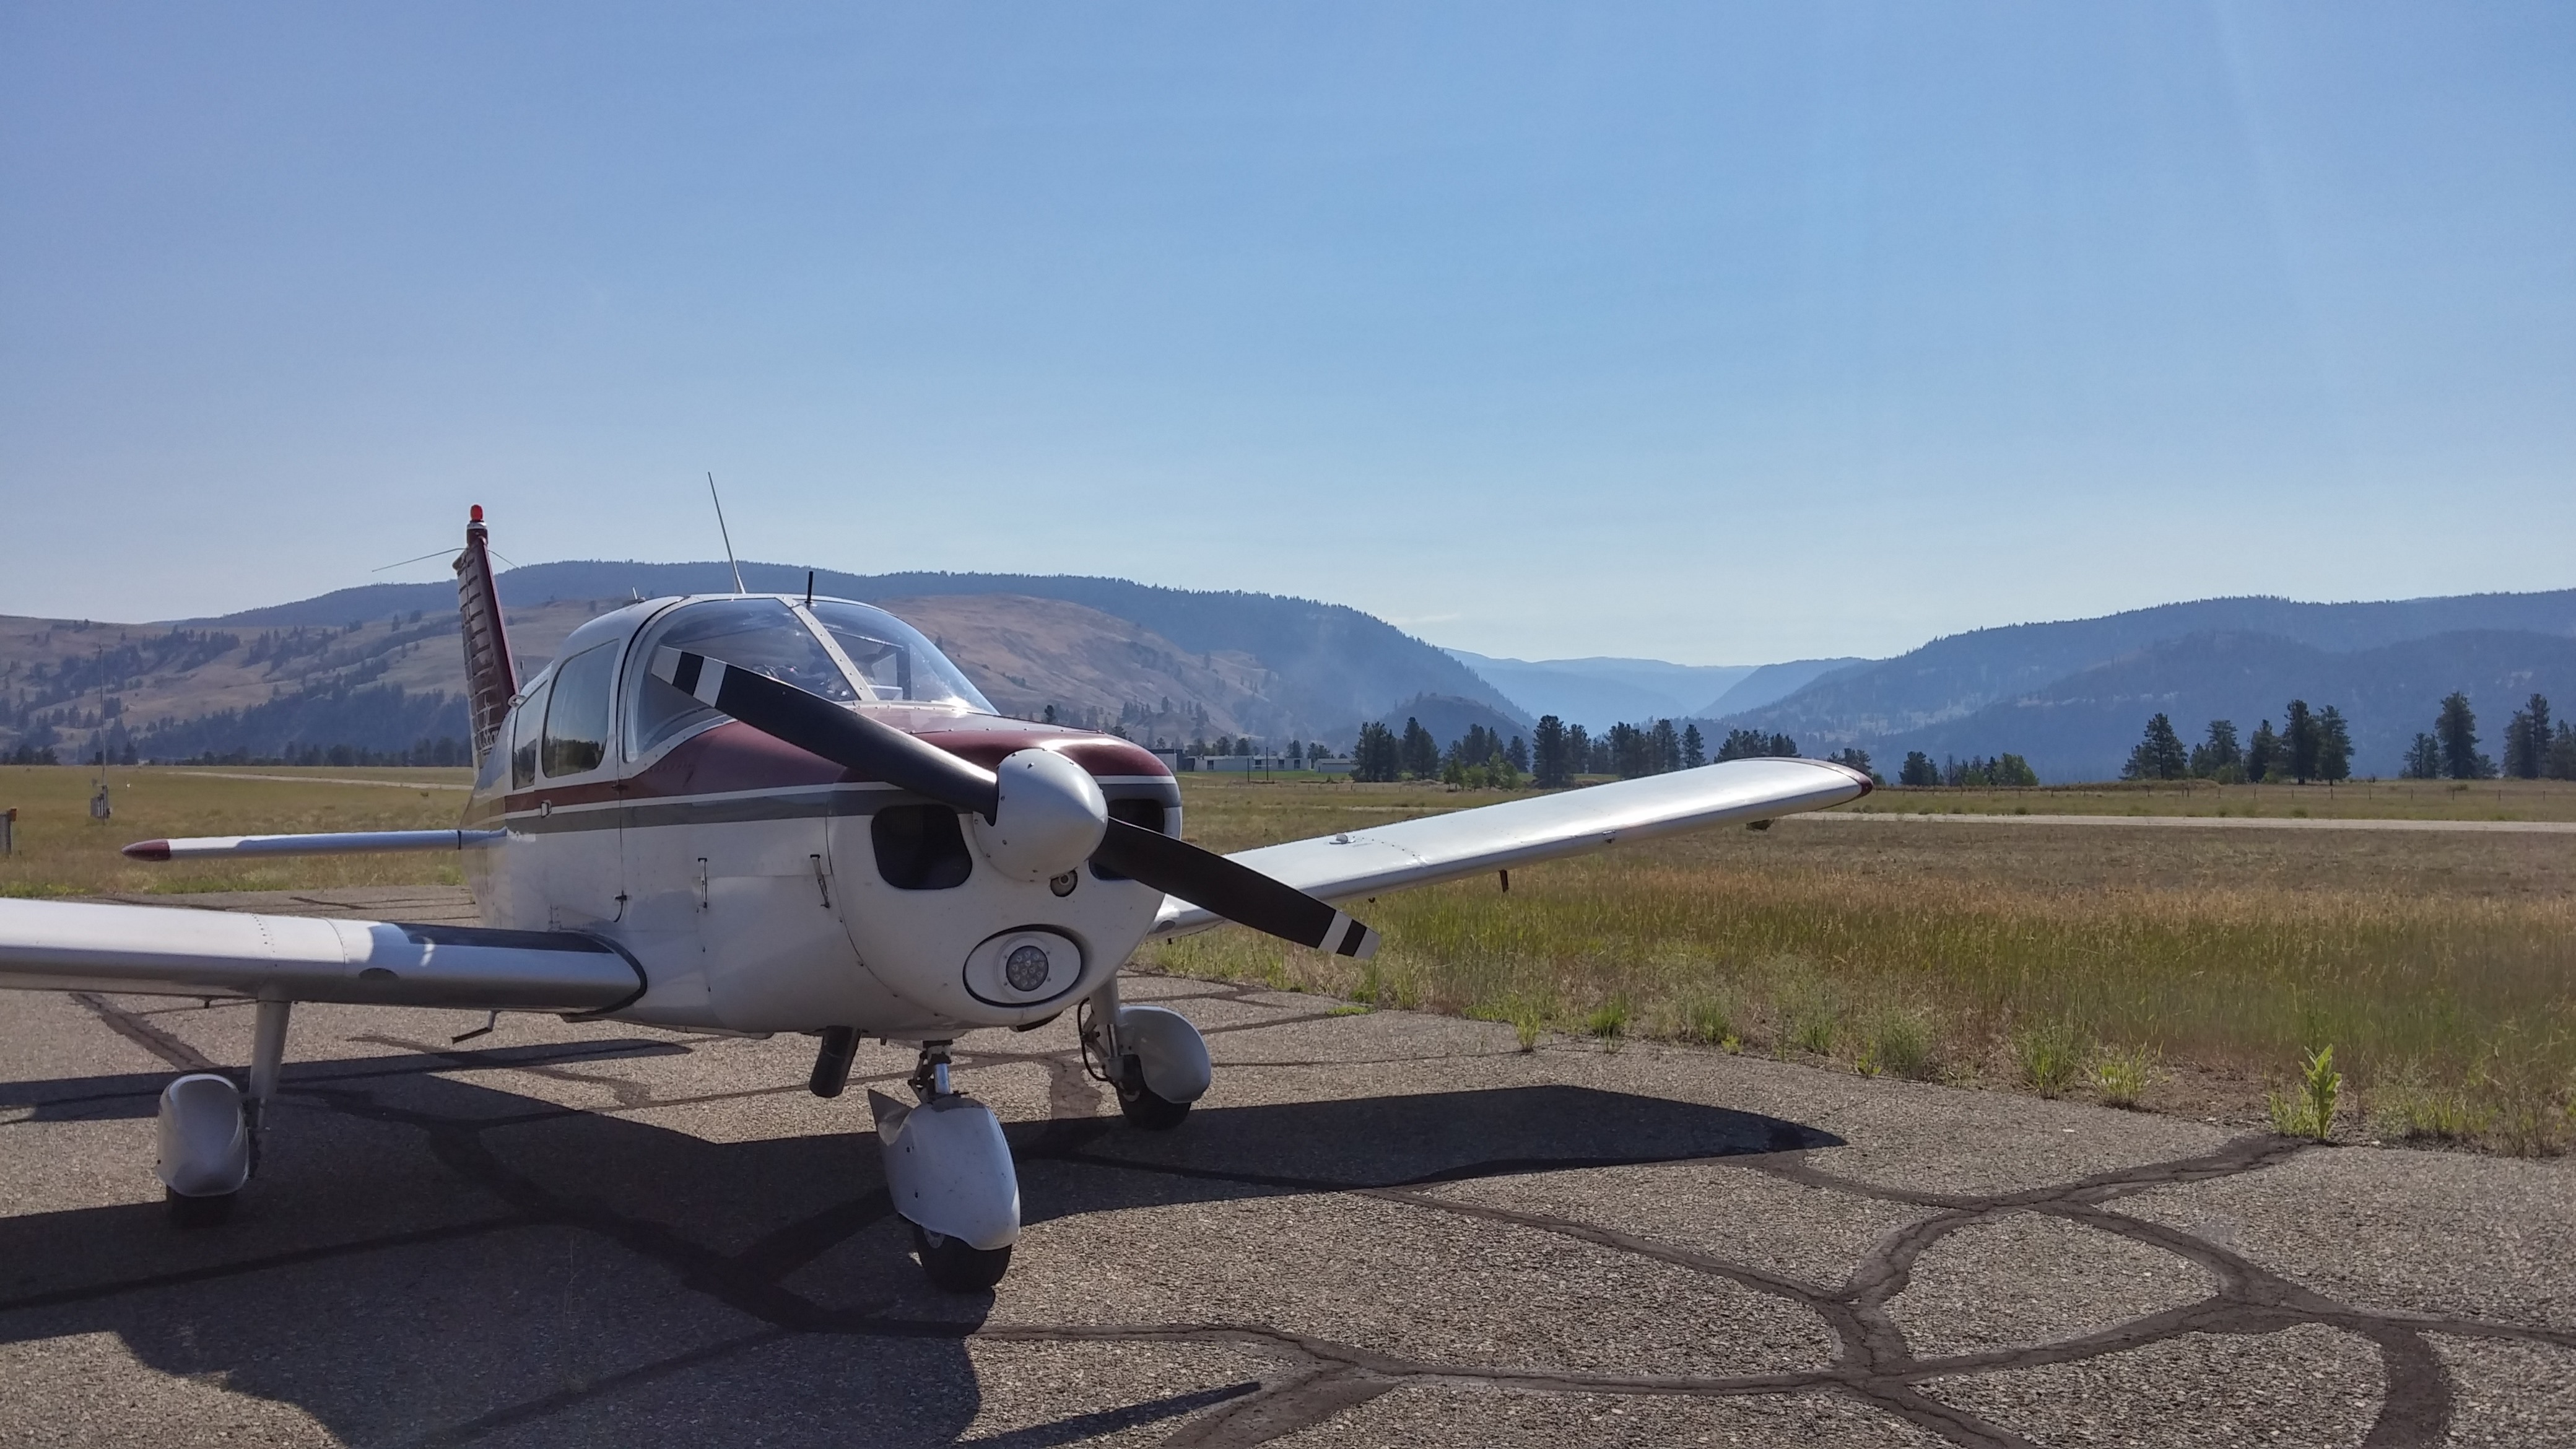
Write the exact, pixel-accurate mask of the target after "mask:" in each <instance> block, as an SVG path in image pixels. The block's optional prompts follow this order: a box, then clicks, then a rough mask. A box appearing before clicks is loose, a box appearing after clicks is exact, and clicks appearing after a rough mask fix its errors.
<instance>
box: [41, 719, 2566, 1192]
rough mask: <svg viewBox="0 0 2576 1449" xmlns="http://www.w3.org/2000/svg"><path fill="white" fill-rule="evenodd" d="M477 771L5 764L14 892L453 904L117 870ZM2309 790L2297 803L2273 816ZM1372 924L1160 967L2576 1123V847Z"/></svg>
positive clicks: (300, 876)
mask: <svg viewBox="0 0 2576 1449" xmlns="http://www.w3.org/2000/svg"><path fill="white" fill-rule="evenodd" d="M246 775H247V776H262V777H266V778H254V779H244V778H238V777H240V776H246ZM465 775H466V772H464V771H461V770H385V769H379V770H369V769H329V768H323V769H309V770H298V769H286V768H275V767H249V768H244V769H240V770H204V769H194V768H146V769H136V770H118V771H116V772H114V775H113V778H114V780H115V782H116V785H115V809H116V814H115V818H114V819H113V820H112V821H111V822H110V823H108V824H107V825H104V826H101V825H98V824H95V823H93V822H92V821H91V820H90V819H89V818H88V814H87V802H88V799H89V794H90V782H91V779H92V773H91V772H90V771H88V770H85V769H77V768H70V767H57V768H50V769H49V768H28V767H0V808H6V807H9V806H12V805H14V806H16V807H18V809H19V813H20V820H19V828H18V850H17V853H16V854H14V855H12V856H10V857H7V858H6V859H0V895H19V896H26V895H84V894H100V893H129V892H184V891H207V890H255V889H289V888H311V887H324V886H341V885H374V884H383V885H398V884H431V883H453V882H455V881H456V880H457V879H458V875H457V869H456V861H455V859H454V858H453V857H452V856H448V855H441V854H425V855H395V856H376V857H367V856H356V857H337V858H327V857H326V858H315V859H308V860H277V861H264V862H244V863H240V864H231V863H191V864H182V865H175V866H146V865H141V864H137V863H135V862H132V861H129V860H126V859H125V858H124V857H123V856H121V855H119V854H118V853H117V849H118V847H119V846H121V845H123V844H125V843H126V842H128V841H131V840H138V839H145V838H150V837H153V836H162V835H216V834H233V833H240V832H246V831H289V830H350V829H404V828H410V829H418V828H434V827H438V826H444V825H451V824H453V823H454V822H455V820H456V818H457V816H458V814H459V812H460V810H461V807H462V805H463V802H464V795H463V793H462V791H461V789H459V788H457V787H460V786H462V785H463V784H464V783H465ZM352 782H361V783H352ZM1183 788H1184V791H1185V796H1186V799H1187V801H1188V817H1187V819H1188V828H1189V834H1190V836H1191V837H1192V838H1193V839H1196V840H1198V841H1200V842H1201V843H1203V844H1206V845H1209V846H1212V847H1215V848H1217V849H1222V850H1239V849H1243V848H1246V847H1249V846H1253V845H1259V844H1265V843H1269V842H1273V841H1279V840H1288V839H1295V838H1298V837H1301V836H1307V835H1315V834H1322V833H1326V832H1330V831H1333V830H1340V829H1350V828H1356V827H1362V826H1365V825H1368V824H1370V823H1376V822H1384V821H1389V820H1395V819H1402V818H1406V817H1409V816H1414V815H1422V814H1430V813H1436V812H1439V811H1445V810H1452V809H1457V808H1461V807H1463V806H1469V805H1476V804H1484V803H1490V802H1492V801H1495V800H1499V799H1504V798H1508V797H1506V796H1502V795H1498V794H1478V793H1473V792H1453V791H1448V790H1444V789H1441V788H1439V787H1438V786H1425V785H1352V784H1344V783H1335V782H1324V781H1313V780H1288V781H1282V782H1277V783H1264V782H1255V781H1242V780H1221V779H1217V778H1214V777H1210V776H1205V775H1193V776H1187V777H1184V781H1183ZM2376 788H2377V790H2378V791H2379V792H2381V793H2380V794H2377V795H2369V796H2364V797H2363V798H2365V799H2376V800H2379V801H2380V802H2381V804H2382V806H2383V807H2384V808H2383V811H2382V813H2384V814H2387V815H2392V816H2402V817H2408V818H2423V817H2426V816H2435V815H2442V814H2446V813H2449V814H2453V815H2454V817H2455V818H2467V819H2487V818H2492V816H2493V810H2494V806H2493V804H2492V797H2490V799H2489V800H2484V801H2482V800H2479V799H2477V798H2476V796H2477V792H2479V791H2489V790H2492V789H2493V788H2494V787H2493V786H2492V785H2491V784H2490V785H2480V786H2477V787H2474V788H2473V789H2472V790H2471V791H2469V792H2454V791H2450V790H2448V789H2447V788H2445V787H2443V786H2440V785H2428V786H2414V785H2409V786H2405V787H2392V786H2388V785H2381V786H2378V787H2376ZM2204 789H2205V787H2204ZM2287 793H2289V792H2288V791H2286V790H2285V789H2284V788H2283V787H2273V786H2267V787H2264V792H2263V794H2264V797H2265V798H2264V802H2263V803H2264V806H2265V811H2266V813H2271V809H2270V807H2271V805H2272V797H2274V796H2275V795H2276V794H2287ZM2312 793H2313V794H2317V795H2322V794H2323V793H2324V792H2323V791H2321V790H2318V791H2313V792H2312ZM2339 793H2343V792H2339ZM2249 794H2250V792H2249ZM1988 797H1994V798H1991V799H1990V798H1988ZM2043 797H2044V798H2047V805H2046V808H2045V809H2043V808H2040V806H2039V804H2038V803H2037V800H2038V798H2043ZM2138 797H2143V798H2144V799H2146V800H2148V801H2153V802H2157V803H2164V802H2167V801H2170V802H2173V803H2176V804H2178V803H2179V802H2180V801H2181V799H2182V798H2183V797H2182V796H2181V794H2180V792H2174V791H2167V792H2162V793H2161V794H2159V793H2156V792H2144V791H2134V792H2133V791H2126V790H2121V789H2118V788H2101V789H2096V790H2092V791H2032V792H2022V791H2007V792H1977V791H1959V792H1954V791H1905V792H1893V791H1891V792H1883V793H1881V794H1878V795H1874V796H1872V797H1870V799H1869V800H1868V801H1865V802H1863V804H1864V805H1875V806H1881V807H1886V806H1891V805H1903V806H1905V807H1907V812H1906V813H1912V812H1913V810H1915V809H1918V808H1923V806H1924V805H1925V804H1927V803H1930V802H1937V805H1938V808H1940V809H1941V810H1942V811H1943V812H1944V813H1947V811H1948V808H1949V807H1950V805H1952V804H1954V803H1955V804H1958V805H1959V806H1960V807H1961V808H1962V809H1964V810H1967V811H1968V812H1969V813H2002V814H2010V813H2012V812H2011V809H2010V808H2009V806H2006V807H2005V808H2002V809H2000V810H1998V809H1997V808H1996V807H1997V804H1998V803H1999V802H2000V801H2004V800H2020V801H2024V802H2026V808H2027V809H2028V811H2029V813H2031V814H2035V815H2036V814H2071V813H2095V812H2097V811H2098V810H2099V809H2102V808H2108V807H2106V806H2102V805H2099V804H2096V805H2095V806H2094V809H2093V810H2092V811H2087V810H2085V809H2083V808H2082V805H2081V804H2080V803H2079V802H2106V801H2107V802H2119V804H2120V808H2121V809H2122V810H2125V808H2126V801H2127V800H2129V799H2132V798H2138ZM2383 797H2384V798H2383ZM2197 803H2203V804H2208V805H2210V806H2211V807H2212V810H2213V812H2214V809H2215V807H2216V803H2217V802H2216V801H2214V800H2202V801H2199V802H2197ZM2245 803H2246V804H2248V805H2250V804H2251V803H2252V802H2251V800H2250V799H2249V800H2248V801H2246V802H2245ZM2571 804H2576V790H2572V789H2570V787H2567V786H2555V787H2541V788H2532V787H2528V786H2524V785H2519V784H2517V785H2509V786H2507V787H2505V795H2504V808H2507V809H2511V810H2516V811H2519V812H2521V816H2520V818H2526V819H2543V818H2548V819H2555V818H2567V815H2568V813H2569V809H2570V805H2571ZM2230 808H2231V809H2232V808H2233V805H2232V804H2231V806H2230ZM2310 808H2311V810H2312V813H2317V814H2322V813H2324V812H2323V811H2322V810H2317V809H2315V807H2310ZM2155 813H2173V812H2172V811H2170V810H2158V811H2156V812H2155ZM2282 813H2288V812H2286V811H2284V812H2282ZM2338 813H2341V812H2338ZM1362 914H1364V915H1365V917H1366V918H1367V919H1368V920H1369V921H1370V922H1371V923H1372V924H1374V925H1376V926H1378V927H1379V928H1380V929H1381V930H1383V931H1384V932H1385V934H1386V946H1385V949H1384V950H1383V951H1382V952H1381V953H1380V954H1379V956H1378V959H1377V960H1376V961H1374V962H1372V963H1369V964H1368V965H1365V966H1360V965H1355V964H1354V963H1351V962H1348V961H1345V960H1342V959H1340V958H1336V957H1327V956H1323V955H1320V954H1318V953H1315V952H1311V951H1303V950H1299V949H1297V948H1294V947H1289V946H1285V945H1282V944H1280V943H1278V942H1275V941H1273V940H1271V939H1270V938H1267V937H1261V936H1255V935H1253V934H1251V933H1249V932H1245V931H1241V930H1236V929H1233V928H1227V929H1224V930H1219V931H1213V932H1209V933H1207V934H1205V935H1202V936H1196V937H1192V938H1189V939H1186V940H1182V941H1175V942H1168V943H1164V944H1162V945H1159V946H1154V947H1149V948H1147V950H1146V951H1145V952H1144V953H1143V956H1142V960H1141V961H1140V963H1139V964H1141V965H1144V966H1146V967H1148V968H1152V969H1160V970H1166V971H1172V972H1179V973H1186V974H1191V975H1201V976H1212V977H1220V978H1230V979H1246V980H1261V981H1268V982H1273V983H1276V984H1279V985H1283V986H1295V987H1298V988H1301V989H1308V990H1321V991H1325V992H1329V993H1333V994H1337V995H1340V996H1343V997H1346V998H1348V999H1350V1000H1352V1001H1354V1002H1355V1003H1361V1004H1371V1003H1383V1004H1388V1005H1401V1006H1419V1007H1425V1008H1429V1009H1433V1010H1441V1011H1452V1012H1462V1013H1469V1014H1473V1015H1478V1016H1486V1017H1493V1018H1498V1019H1502V1020H1508V1021H1512V1022H1515V1023H1516V1024H1518V1025H1519V1026H1520V1027H1521V1028H1522V1030H1523V1031H1524V1032H1525V1033H1530V1034H1532V1035H1535V1034H1536V1033H1539V1032H1548V1031H1552V1032H1564V1033H1578V1034H1586V1035H1590V1036H1594V1037H1597V1038H1599V1039H1601V1040H1602V1042H1603V1044H1604V1046H1605V1048H1615V1047H1616V1046H1617V1045H1618V1044H1619V1043H1621V1042H1623V1041H1626V1040H1629V1039H1635V1038H1650V1039H1666V1040H1690V1041H1697V1042H1703V1043H1707V1044H1711V1045H1715V1046H1721V1047H1725V1048H1728V1049H1731V1050H1740V1051H1757V1052H1764V1053H1771V1054H1776V1055H1781V1056H1785V1057H1791V1058H1796V1059H1801V1060H1807V1061H1812V1062H1816V1063H1819V1064H1830V1065H1836V1066H1839V1067H1842V1068H1844V1069H1848V1070H1853V1071H1859V1072H1866V1073H1880V1072H1885V1073H1890V1074H1895V1075H1903V1076H1916V1077H1929V1078H1937V1079H1942V1080H1948V1081H1955V1082H1959V1083H1962V1084H1971V1085H1986V1086H1997V1087H2007V1088H2014V1089H2026V1090H2037V1091H2042V1092H2048V1093H2052V1094H2069V1095H2078V1096H2088V1097H2094V1098H2099V1099H2103V1100H2107V1101H2111V1102H2114V1103H2132V1102H2133V1103H2135V1104H2138V1105H2142V1106H2144V1107H2147V1108H2150V1109H2155V1110H2162V1111H2172V1112H2183V1113H2188V1114H2191V1115H2195V1116H2222V1117H2227V1118H2230V1119H2240V1118H2243V1117H2246V1116H2249V1115H2250V1116H2253V1117H2256V1118H2258V1119H2259V1118H2260V1117H2262V1116H2263V1115H2264V1114H2265V1112H2266V1110H2267V1098H2268V1097H2269V1096H2270V1094H2272V1093H2273V1092H2274V1091H2276V1090H2277V1089H2281V1088H2284V1087H2286V1086H2287V1085H2288V1084H2290V1083H2291V1082H2292V1080H2293V1078H2294V1077H2295V1076H2296V1074H2297V1072H2298V1070H2299V1067H2300V1064H2301V1062H2302V1059H2303V1055H2304V1053H2306V1052H2307V1051H2309V1050H2311V1049H2313V1048H2316V1047H2320V1046H2327V1045H2331V1046H2332V1047H2333V1048H2334V1065H2335V1067H2336V1068H2337V1069H2339V1070H2340V1072H2341V1073H2342V1075H2343V1077H2344V1083H2345V1085H2344V1090H2343V1092H2342V1093H2341V1094H2340V1096H2339V1099H2338V1101H2337V1103H2336V1111H2335V1114H2334V1118H2333V1123H2332V1126H2333V1130H2334V1131H2336V1132H2337V1133H2338V1134H2340V1135H2344V1136H2378V1137H2384V1138H2394V1137H2409V1138H2416V1139H2447V1140H2453V1141H2459V1142H2465V1143H2475V1144H2479V1145H2483V1146H2487V1147H2492V1148H2496V1149H2500V1150H2507V1151H2517V1152H2550V1151H2558V1150H2563V1149H2564V1147H2565V1146H2566V1145H2567V1143H2568V1141H2569V1138H2570V1135H2571V1129H2576V1117H2571V1109H2576V841H2570V840H2569V839H2567V838H2566V837H2564V836H2553V835H2498V834H2471V833H2462V834H2456V835H2453V834H2441V833H2429V834H2428V833H2422V832H2414V833H2404V834H2398V833H2387V834H2381V833H2370V832H2308V831H2286V830H2285V831H2278V832H2274V831H2262V830H2252V831H2248V830H2229V831H2217V830H2212V831H2206V832H2202V831H2189V830H2152V831H2150V830H2139V831H2124V830H2104V829H2100V828H2083V827H2073V826H2069V827H2052V826H2049V825H2046V824H2003V823H1998V824H1990V825H1980V824H1967V823H1963V824H1953V825H1945V826H1943V827H1941V828H1939V829H1937V830H1935V829H1923V828H1910V827H1908V826H1907V825H1905V824H1904V823H1903V822H1901V821H1889V822H1885V823H1883V824H1875V825H1861V824H1817V823H1813V822H1806V821H1800V820H1795V819H1791V820H1787V821H1783V822H1780V823H1779V824H1778V825H1776V826H1775V827H1774V828H1772V829H1770V830H1768V831H1763V832H1759V833H1756V832H1750V831H1743V830H1722V831H1714V832H1709V833H1705V834H1702V835H1698V836H1692V837H1687V838H1683V839H1679V840H1672V841H1664V842H1656V843H1652V844H1646V845H1639V846H1632V847H1627V848H1623V849H1620V850H1616V851H1612V852H1609V853H1607V854H1604V855H1597V856H1591V857H1587V858H1583V859H1579V860H1572V861H1564V862H1559V863H1557V864H1554V865H1548V866H1540V867H1534V868H1529V869H1524V870H1521V871H1517V872H1515V873H1514V874H1513V877H1512V889H1511V891H1510V892H1509V894H1505V893H1503V892H1501V891H1500V890H1499V889H1498V888H1497V882H1496V881H1494V880H1493V879H1492V878H1490V877H1488V878H1484V879H1480V880H1476V881H1469V882H1461V883H1458V884H1455V885H1450V886H1445V887H1440V888H1436V889H1432V890H1426V891H1417V892H1411V893H1407V894H1402V895H1393V896H1388V897H1385V898H1383V899H1381V900H1378V901H1376V902H1374V903H1371V904H1369V905H1367V906H1365V907H1363V908H1362Z"/></svg>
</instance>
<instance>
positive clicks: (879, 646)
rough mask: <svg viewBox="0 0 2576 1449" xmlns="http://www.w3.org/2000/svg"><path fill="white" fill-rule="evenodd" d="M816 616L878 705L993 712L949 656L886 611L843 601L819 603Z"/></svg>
mask: <svg viewBox="0 0 2576 1449" xmlns="http://www.w3.org/2000/svg"><path fill="white" fill-rule="evenodd" d="M813 613H814V617H815V618H816V619H817V620H819V621H821V623H822V625H823V627H824V629H825V630H827V631H829V632H830V634H831V636H832V642H833V643H835V644H838V645H839V646H841V652H842V653H844V654H846V655H848V656H849V657H850V663H851V665H852V666H853V667H854V668H856V669H857V670H858V671H859V677H860V678H861V679H863V680H865V681H866V682H867V686H868V692H869V693H870V694H872V695H874V696H875V697H876V699H877V700H879V701H881V702H885V703H895V702H902V703H908V704H950V705H964V706H965V707H967V708H968V709H972V710H978V711H980V712H982V713H984V714H992V713H994V709H993V706H992V704H991V702H990V701H988V700H986V699H985V698H984V696H983V694H982V693H981V692H979V691H978V690H977V689H976V688H975V686H974V685H972V684H970V683H968V682H967V679H966V676H965V675H964V674H962V673H960V672H959V671H958V668H957V666H956V665H954V664H952V663H950V662H949V660H948V656H947V655H945V654H942V653H940V652H939V650H938V648H937V647H936V646H934V645H933V644H932V643H931V642H930V641H929V640H928V639H925V638H923V637H922V636H921V632H920V631H919V630H917V629H915V628H913V627H912V626H911V625H910V624H907V623H905V622H903V621H902V620H901V619H898V618H896V617H895V616H894V615H892V614H889V613H887V612H886V611H885V610H883V609H876V608H870V607H869V606H868V605H866V604H852V603H848V602H845V601H843V600H839V599H819V600H816V601H815V603H814V605H813Z"/></svg>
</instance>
